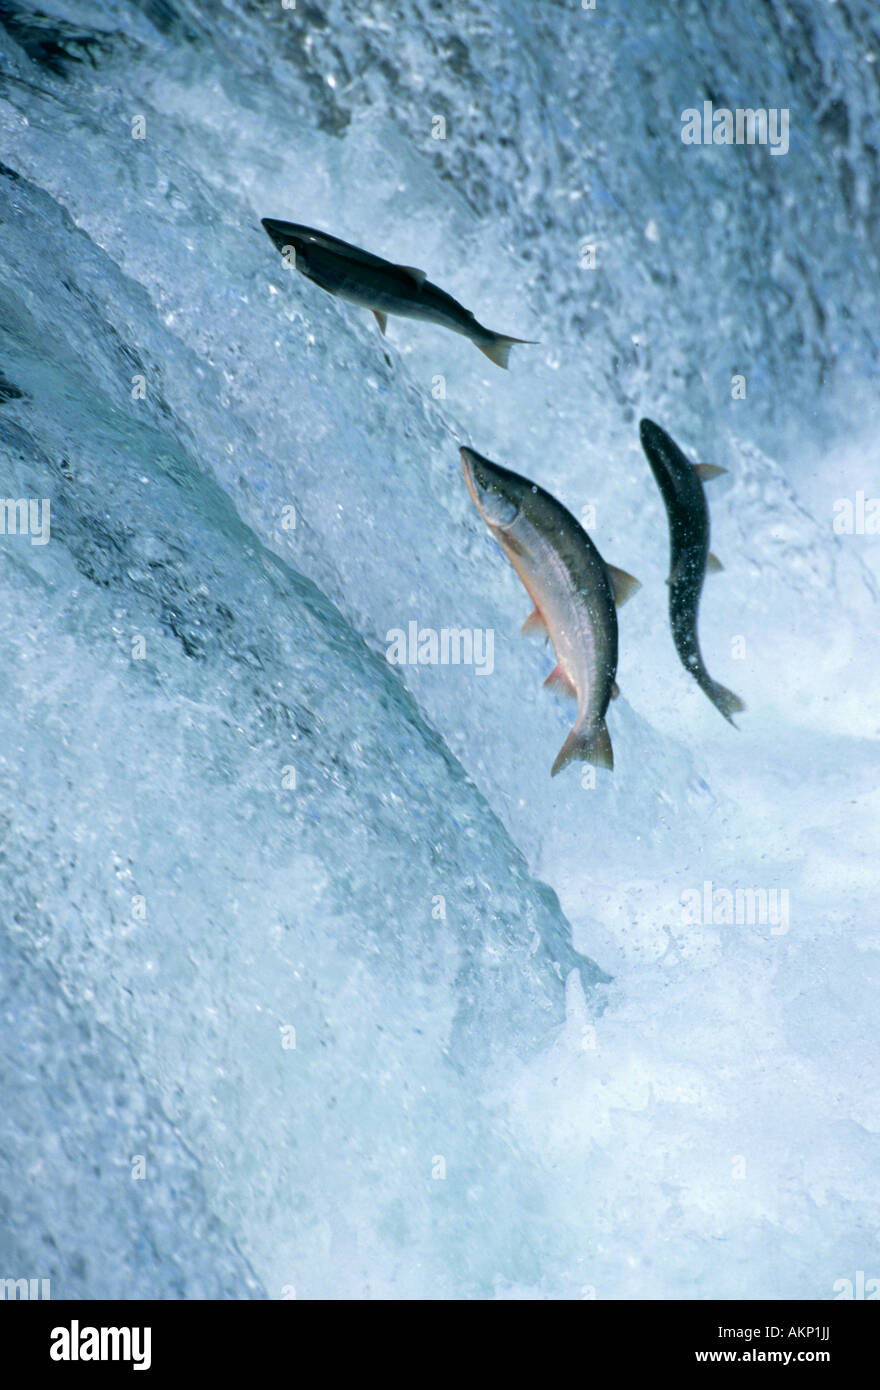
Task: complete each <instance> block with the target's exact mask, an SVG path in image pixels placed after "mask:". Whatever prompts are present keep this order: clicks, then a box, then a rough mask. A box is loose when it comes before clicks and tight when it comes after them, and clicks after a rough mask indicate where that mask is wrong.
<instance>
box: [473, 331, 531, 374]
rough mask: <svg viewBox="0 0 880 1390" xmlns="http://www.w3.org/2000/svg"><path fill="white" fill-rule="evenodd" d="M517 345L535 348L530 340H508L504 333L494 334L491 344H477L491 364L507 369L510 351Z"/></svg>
mask: <svg viewBox="0 0 880 1390" xmlns="http://www.w3.org/2000/svg"><path fill="white" fill-rule="evenodd" d="M515 343H523V344H525V345H526V346H527V347H534V346H535V344H534V343H533V342H532V340H531V339H530V338H507V337H505V335H504V334H503V333H494V334H493V335H492V341H491V343H476V344H475V346H476V347H478V348H479V349H480V352H482V353H484V354H485V355H486V357H488V359H489V361H490V362H494V363H495V366H496V367H505V368H506V367H507V359H508V358H509V357H510V349H511V348H512V347H513V346H514V344H515Z"/></svg>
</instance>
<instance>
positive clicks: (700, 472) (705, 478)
mask: <svg viewBox="0 0 880 1390" xmlns="http://www.w3.org/2000/svg"><path fill="white" fill-rule="evenodd" d="M694 471H695V473H696V475H697V477H698V478H699V480H700V482H701V483H708V482H711V481H712V479H713V478H720V477H721V474H722V473H726V472H727V469H726V468H722V467H721V465H720V464H717V463H695V464H694Z"/></svg>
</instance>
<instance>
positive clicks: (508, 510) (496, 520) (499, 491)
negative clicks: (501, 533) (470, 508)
mask: <svg viewBox="0 0 880 1390" xmlns="http://www.w3.org/2000/svg"><path fill="white" fill-rule="evenodd" d="M460 453H461V467H462V472H463V473H464V480H465V483H466V484H467V490H468V492H469V493H470V495H471V498H472V499H473V503H474V506H475V507H476V509H477V511H478V512H479V513H480V516H481V517H482V518H483V520H484V521H485V522H486V524H487V526H496V527H500V528H501V529H503V528H504V527H506V526H510V525H512V524H513V522H514V521H515V520H516V518H517V516H518V514H519V498H518V497H516V496H514V495H513V492H512V490H511V487H510V484H509V479H510V475H509V474H508V473H507V470H506V469H503V468H500V467H499V466H498V465H497V464H494V463H492V461H491V460H490V459H487V458H484V457H483V455H482V454H478V453H477V452H476V450H475V449H468V448H467V447H466V446H465V447H463V448H462V449H461V450H460Z"/></svg>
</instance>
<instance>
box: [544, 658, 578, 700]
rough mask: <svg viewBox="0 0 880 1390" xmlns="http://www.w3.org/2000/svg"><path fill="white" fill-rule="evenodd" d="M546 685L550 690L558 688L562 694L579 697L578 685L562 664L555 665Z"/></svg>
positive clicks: (574, 698) (573, 697)
mask: <svg viewBox="0 0 880 1390" xmlns="http://www.w3.org/2000/svg"><path fill="white" fill-rule="evenodd" d="M544 685H545V687H548V688H549V689H550V690H558V691H559V693H560V694H561V695H568V696H570V697H571V698H572V699H573V700H576V699H577V686H576V685H575V683H574V681H573V680H572V678H571V676H568V675H566V673H565V671H563V669H562V667H561V666H554V667H553V670H552V671H551V672H550V674H549V676H548V677H547V679H546V680H545V682H544Z"/></svg>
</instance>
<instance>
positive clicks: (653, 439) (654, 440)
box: [639, 418, 668, 450]
mask: <svg viewBox="0 0 880 1390" xmlns="http://www.w3.org/2000/svg"><path fill="white" fill-rule="evenodd" d="M667 437H668V436H667V434H666V431H665V430H662V429H661V428H660V426H659V425H655V424H654V421H653V420H648V419H647V418H645V419H644V420H641V421H640V422H639V438H640V440H641V441H642V448H643V449H646V450H647V449H661V448H662V447H663V445H664V444H665V442H666V439H667Z"/></svg>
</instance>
